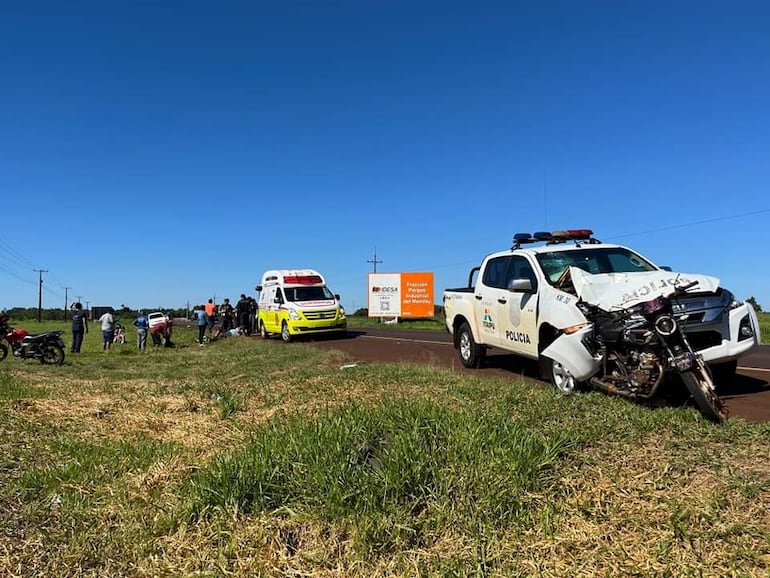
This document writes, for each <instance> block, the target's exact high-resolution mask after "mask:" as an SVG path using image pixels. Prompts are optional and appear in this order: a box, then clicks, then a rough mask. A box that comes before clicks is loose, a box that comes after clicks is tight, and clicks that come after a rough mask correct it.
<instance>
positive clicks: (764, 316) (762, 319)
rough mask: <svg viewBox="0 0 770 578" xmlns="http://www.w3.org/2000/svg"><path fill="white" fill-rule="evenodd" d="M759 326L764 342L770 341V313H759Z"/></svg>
mask: <svg viewBox="0 0 770 578" xmlns="http://www.w3.org/2000/svg"><path fill="white" fill-rule="evenodd" d="M759 328H760V330H761V331H762V343H763V344H765V345H767V344H768V343H770V313H760V314H759Z"/></svg>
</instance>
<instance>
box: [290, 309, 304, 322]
mask: <svg viewBox="0 0 770 578" xmlns="http://www.w3.org/2000/svg"><path fill="white" fill-rule="evenodd" d="M289 319H291V320H293V321H299V320H300V319H302V314H301V313H300V312H299V311H297V310H296V309H289Z"/></svg>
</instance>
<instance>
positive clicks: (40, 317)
mask: <svg viewBox="0 0 770 578" xmlns="http://www.w3.org/2000/svg"><path fill="white" fill-rule="evenodd" d="M32 270H33V271H36V272H37V273H38V276H39V278H40V283H38V290H37V322H38V323H40V322H41V321H42V320H43V273H48V269H32Z"/></svg>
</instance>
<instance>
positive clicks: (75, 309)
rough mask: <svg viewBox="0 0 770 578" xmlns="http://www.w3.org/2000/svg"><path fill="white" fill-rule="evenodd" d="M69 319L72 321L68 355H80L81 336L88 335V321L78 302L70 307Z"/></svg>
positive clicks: (81, 305)
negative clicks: (70, 344) (70, 343)
mask: <svg viewBox="0 0 770 578" xmlns="http://www.w3.org/2000/svg"><path fill="white" fill-rule="evenodd" d="M70 318H71V319H72V348H71V349H70V353H80V347H81V346H82V345H83V335H84V334H86V333H88V320H87V319H86V313H85V311H83V304H82V303H81V302H80V301H77V302H75V303H73V304H72V305H71V306H70Z"/></svg>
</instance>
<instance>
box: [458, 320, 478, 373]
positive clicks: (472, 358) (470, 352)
mask: <svg viewBox="0 0 770 578" xmlns="http://www.w3.org/2000/svg"><path fill="white" fill-rule="evenodd" d="M457 351H458V352H459V353H460V361H461V362H462V364H463V365H464V366H465V367H470V368H473V369H476V368H478V367H480V366H481V360H482V359H484V348H483V347H482V346H481V345H479V344H478V343H476V340H475V339H473V332H472V331H471V327H470V325H468V323H467V322H465V323H463V324H462V325H460V329H459V330H458V331H457Z"/></svg>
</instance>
